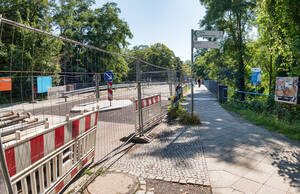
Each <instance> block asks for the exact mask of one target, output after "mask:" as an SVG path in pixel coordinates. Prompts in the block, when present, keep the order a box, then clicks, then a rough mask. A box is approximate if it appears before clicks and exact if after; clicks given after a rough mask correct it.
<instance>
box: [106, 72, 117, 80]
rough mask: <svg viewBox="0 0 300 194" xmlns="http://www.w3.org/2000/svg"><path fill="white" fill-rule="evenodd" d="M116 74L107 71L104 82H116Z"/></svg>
mask: <svg viewBox="0 0 300 194" xmlns="http://www.w3.org/2000/svg"><path fill="white" fill-rule="evenodd" d="M114 77H115V76H114V73H113V72H111V71H107V72H105V74H104V80H105V81H107V82H111V81H113V80H114Z"/></svg>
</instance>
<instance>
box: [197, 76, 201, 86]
mask: <svg viewBox="0 0 300 194" xmlns="http://www.w3.org/2000/svg"><path fill="white" fill-rule="evenodd" d="M197 81H198V86H199V88H200V86H201V79H200V77H199V78H198V80H197Z"/></svg>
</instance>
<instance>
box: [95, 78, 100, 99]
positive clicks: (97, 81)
mask: <svg viewBox="0 0 300 194" xmlns="http://www.w3.org/2000/svg"><path fill="white" fill-rule="evenodd" d="M95 81H96V98H97V102H98V101H99V98H100V94H99V81H100V74H99V73H96V74H95Z"/></svg>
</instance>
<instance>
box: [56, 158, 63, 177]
mask: <svg viewBox="0 0 300 194" xmlns="http://www.w3.org/2000/svg"><path fill="white" fill-rule="evenodd" d="M62 157H63V153H60V154H59V155H58V156H57V159H58V166H59V176H60V177H61V176H62V175H63V173H62V167H63V158H62Z"/></svg>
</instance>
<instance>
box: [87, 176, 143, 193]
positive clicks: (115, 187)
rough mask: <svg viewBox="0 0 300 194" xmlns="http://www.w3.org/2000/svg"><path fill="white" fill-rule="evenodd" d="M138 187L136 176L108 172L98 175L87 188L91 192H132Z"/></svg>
mask: <svg viewBox="0 0 300 194" xmlns="http://www.w3.org/2000/svg"><path fill="white" fill-rule="evenodd" d="M137 188H138V180H137V178H136V177H133V176H130V175H126V174H121V173H109V174H104V175H102V176H98V177H97V178H96V179H95V180H94V181H93V182H92V183H91V184H90V185H89V186H88V188H87V190H88V192H89V193H91V194H116V193H120V194H121V193H133V192H134V191H136V189H137Z"/></svg>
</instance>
